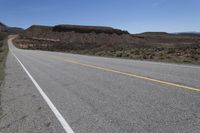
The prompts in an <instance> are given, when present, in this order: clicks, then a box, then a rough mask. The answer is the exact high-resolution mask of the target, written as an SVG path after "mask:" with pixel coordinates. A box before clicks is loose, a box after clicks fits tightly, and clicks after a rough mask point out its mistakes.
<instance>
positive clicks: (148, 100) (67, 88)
mask: <svg viewBox="0 0 200 133" xmlns="http://www.w3.org/2000/svg"><path fill="white" fill-rule="evenodd" d="M9 47H10V51H12V52H9V55H8V59H7V60H8V61H7V62H10V63H7V69H8V68H9V69H10V71H12V73H10V75H8V76H9V78H11V79H12V76H14V75H15V73H17V72H18V78H19V80H21V81H20V84H21V85H22V86H23V85H27V84H29V89H30V88H31V89H30V90H29V91H30V92H29V93H28V94H30V95H31V94H32V93H34V94H35V95H36V96H37V100H38V101H37V102H35V100H34V99H32V100H30V97H24V99H23V100H22V99H21V100H22V101H21V102H26V104H22V105H20V106H21V107H20V108H26V109H27V110H29V107H24V106H28V105H29V106H30V105H31V106H36V107H38V105H37V104H38V103H40V106H41V107H42V109H43V111H42V112H40V114H38V115H39V116H38V117H37V113H36V114H30V115H34V118H32V117H33V116H30V118H29V117H28V116H27V117H28V118H24V119H26V121H29V124H28V125H27V124H26V126H25V127H24V128H26V129H27V130H26V131H29V132H36V131H34V130H37V132H61V133H62V132H63V133H65V132H75V133H199V132H200V67H198V66H191V65H176V64H167V63H155V62H148V61H135V60H127V59H114V58H103V57H94V56H84V55H76V54H66V53H60V52H47V51H38V50H21V49H17V48H15V47H14V46H13V45H12V43H11V41H10V40H9ZM12 53H13V54H12ZM14 55H15V56H16V58H18V59H19V61H21V63H22V64H23V65H24V67H25V69H26V70H27V71H28V73H29V74H30V76H31V77H32V78H33V79H34V81H35V82H36V83H35V84H37V85H39V88H40V89H42V90H43V92H44V93H45V96H47V97H48V98H49V100H50V102H51V103H52V104H53V105H54V107H55V108H54V109H55V110H56V111H59V113H60V115H61V117H62V118H63V119H62V120H61V119H60V118H59V117H58V114H56V112H55V110H54V109H52V107H51V106H49V104H48V99H46V100H45V99H44V97H42V95H41V92H39V91H38V90H37V89H38V88H37V87H35V85H34V83H33V82H32V81H33V80H32V81H31V80H30V76H29V77H28V76H27V73H25V71H24V69H22V66H21V65H20V63H19V62H18V61H17V59H16V58H15V57H14ZM14 69H16V70H14ZM18 69H20V71H19V70H18ZM23 76H26V78H27V79H26V80H23V79H20V77H23ZM7 80H8V79H7ZM17 81H18V79H16V77H15V81H14V82H9V85H10V86H12V84H14V83H15V82H17ZM37 85H36V86H37ZM26 88H27V87H24V88H23V89H22V90H23V92H24V91H27V90H26ZM20 89H21V87H18V92H19V91H20ZM10 93H12V92H10ZM4 97H5V96H4ZM27 99H29V100H27ZM3 109H4V108H3ZM15 109H16V110H17V107H16V108H15ZM11 115H12V114H11ZM56 115H57V116H56ZM35 117H36V118H37V121H35V122H31V121H34V120H35ZM46 119H48V121H50V122H49V123H51V125H50V124H49V125H48V123H47V124H43V123H45V122H46ZM33 124H34V125H33ZM42 125H44V126H45V125H46V127H45V128H44V126H42ZM20 126H22V125H15V126H13V130H14V129H15V128H18V129H19V128H20ZM38 126H39V128H38ZM65 126H66V127H67V126H69V127H67V128H68V129H66V127H65ZM6 128H11V126H10V127H6ZM0 129H1V128H0ZM4 129H5V128H4ZM20 129H21V128H20ZM70 129H71V131H70ZM5 131H8V130H5ZM21 131H25V130H21Z"/></svg>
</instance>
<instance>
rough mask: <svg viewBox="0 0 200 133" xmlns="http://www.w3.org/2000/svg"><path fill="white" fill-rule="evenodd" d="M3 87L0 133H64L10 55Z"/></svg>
mask: <svg viewBox="0 0 200 133" xmlns="http://www.w3.org/2000/svg"><path fill="white" fill-rule="evenodd" d="M5 73H6V76H5V82H4V84H3V86H2V87H1V93H2V94H1V95H2V96H1V106H2V115H1V117H0V132H2V133H4V132H5V133H7V132H9V133H10V132H11V133H12V132H13V133H28V132H29V133H50V132H51V133H57V132H59V133H62V132H64V130H63V129H62V127H61V125H60V124H59V122H58V121H57V119H56V117H55V116H54V114H53V113H52V112H51V110H50V109H49V107H48V106H47V104H46V103H45V101H44V100H43V99H42V97H41V95H40V94H39V92H38V91H37V89H36V88H35V86H34V84H33V83H32V81H31V80H30V79H29V77H28V76H27V75H26V73H25V72H24V70H23V69H22V68H21V66H20V64H19V63H18V62H17V61H16V59H15V58H14V57H13V56H12V55H11V53H9V54H8V58H7V62H6V69H5Z"/></svg>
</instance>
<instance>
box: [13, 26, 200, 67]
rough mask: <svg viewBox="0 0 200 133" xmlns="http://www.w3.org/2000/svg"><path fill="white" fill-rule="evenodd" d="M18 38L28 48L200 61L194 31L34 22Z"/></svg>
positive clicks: (18, 43)
mask: <svg viewBox="0 0 200 133" xmlns="http://www.w3.org/2000/svg"><path fill="white" fill-rule="evenodd" d="M15 42H16V46H18V47H20V48H25V49H41V50H51V51H64V52H72V53H80V54H90V55H99V56H114V57H124V58H132V59H146V60H159V61H172V62H187V63H194V64H200V37H198V36H192V35H191V34H190V35H188V34H184V35H183V34H169V33H165V32H146V33H142V34H129V33H128V32H127V31H123V30H120V29H115V28H111V27H101V26H97V27H94V26H75V25H57V26H37V25H34V26H31V27H30V28H28V29H27V30H25V31H24V32H22V34H20V36H19V38H18V39H16V40H15Z"/></svg>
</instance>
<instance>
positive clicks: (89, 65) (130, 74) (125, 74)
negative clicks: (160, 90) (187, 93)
mask: <svg viewBox="0 0 200 133" xmlns="http://www.w3.org/2000/svg"><path fill="white" fill-rule="evenodd" d="M51 58H54V59H57V60H62V61H65V62H67V63H71V64H77V65H80V66H84V67H89V68H94V69H99V70H103V71H107V72H112V73H117V74H121V75H124V76H129V77H133V78H138V79H143V80H147V81H151V82H155V83H159V84H163V85H169V86H172V87H178V88H183V89H187V90H192V91H197V92H200V88H195V87H190V86H186V85H181V84H177V83H173V82H168V81H164V80H159V79H154V78H150V77H145V76H140V75H136V74H132V73H127V72H122V71H119V70H115V69H110V68H105V67H100V66H95V65H91V64H86V63H81V62H78V61H75V60H70V59H60V58H58V57H51Z"/></svg>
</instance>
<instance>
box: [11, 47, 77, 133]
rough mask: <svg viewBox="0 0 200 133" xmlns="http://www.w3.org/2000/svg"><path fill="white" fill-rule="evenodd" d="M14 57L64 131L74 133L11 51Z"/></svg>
mask: <svg viewBox="0 0 200 133" xmlns="http://www.w3.org/2000/svg"><path fill="white" fill-rule="evenodd" d="M10 51H11V53H12V55H13V56H14V57H15V58H16V59H17V61H18V62H19V63H20V65H21V66H22V68H23V69H24V71H25V72H26V74H27V75H28V76H29V78H30V79H31V81H32V82H33V84H34V85H35V87H36V88H37V89H38V91H39V92H40V94H41V95H42V97H43V98H44V100H45V101H46V103H47V104H48V106H49V107H50V109H51V110H52V111H53V113H54V114H55V116H56V117H57V119H58V120H59V122H60V124H61V125H62V126H63V128H64V130H65V131H66V133H74V131H73V130H72V128H71V127H70V126H69V124H68V123H67V122H66V120H65V119H64V118H63V116H62V115H61V114H60V112H59V111H58V109H57V108H56V107H55V106H54V104H53V103H52V102H51V100H50V99H49V98H48V96H47V95H46V94H45V93H44V91H43V90H42V88H41V87H40V86H39V84H38V83H37V82H36V80H35V79H34V78H33V77H32V76H31V74H30V73H29V72H28V70H27V69H26V68H25V66H24V65H23V64H22V62H21V61H20V60H19V59H18V58H17V56H16V55H15V54H14V53H13V51H12V50H10Z"/></svg>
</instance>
